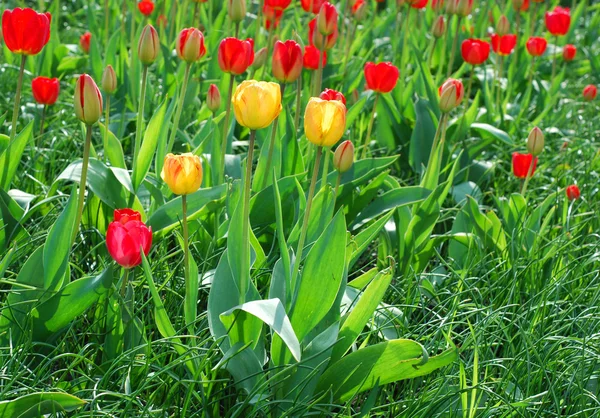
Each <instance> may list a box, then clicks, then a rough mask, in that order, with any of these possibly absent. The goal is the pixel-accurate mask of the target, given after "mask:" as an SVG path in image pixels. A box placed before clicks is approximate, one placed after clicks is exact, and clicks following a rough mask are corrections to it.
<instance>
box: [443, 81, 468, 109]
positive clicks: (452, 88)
mask: <svg viewBox="0 0 600 418" xmlns="http://www.w3.org/2000/svg"><path fill="white" fill-rule="evenodd" d="M464 91H465V90H464V88H463V83H462V82H461V81H460V80H455V79H454V78H449V79H448V80H446V81H445V82H444V84H442V85H441V86H440V88H439V89H438V95H439V96H440V110H441V111H442V112H443V113H448V112H450V111H451V110H452V109H455V108H457V107H458V106H460V104H461V103H462V100H463V96H464Z"/></svg>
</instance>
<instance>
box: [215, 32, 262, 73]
mask: <svg viewBox="0 0 600 418" xmlns="http://www.w3.org/2000/svg"><path fill="white" fill-rule="evenodd" d="M218 59H219V67H221V70H223V71H225V72H226V73H231V74H235V75H240V74H242V73H244V72H245V71H246V70H247V69H248V67H250V65H252V62H253V61H254V41H253V40H252V39H247V40H245V41H242V40H240V39H237V38H225V39H223V40H222V41H221V43H220V44H219V56H218Z"/></svg>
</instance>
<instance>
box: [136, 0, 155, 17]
mask: <svg viewBox="0 0 600 418" xmlns="http://www.w3.org/2000/svg"><path fill="white" fill-rule="evenodd" d="M138 9H139V10H140V12H141V13H142V14H143V15H144V16H150V15H151V14H152V12H153V11H154V2H153V1H151V0H142V1H140V2H139V3H138Z"/></svg>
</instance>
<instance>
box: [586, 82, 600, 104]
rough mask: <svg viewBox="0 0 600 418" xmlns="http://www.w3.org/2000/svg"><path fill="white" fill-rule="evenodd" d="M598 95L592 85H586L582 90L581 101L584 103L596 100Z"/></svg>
mask: <svg viewBox="0 0 600 418" xmlns="http://www.w3.org/2000/svg"><path fill="white" fill-rule="evenodd" d="M597 94H598V89H597V88H596V86H595V85H593V84H588V85H587V86H585V87H584V88H583V100H585V101H586V102H591V101H592V100H594V99H595V98H596V95H597Z"/></svg>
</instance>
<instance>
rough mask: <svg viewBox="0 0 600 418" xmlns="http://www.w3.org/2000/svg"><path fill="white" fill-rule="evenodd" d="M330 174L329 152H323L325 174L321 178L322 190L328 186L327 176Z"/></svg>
mask: <svg viewBox="0 0 600 418" xmlns="http://www.w3.org/2000/svg"><path fill="white" fill-rule="evenodd" d="M328 174H329V150H327V149H326V150H325V152H323V174H322V177H321V189H324V188H325V185H326V184H327V175H328Z"/></svg>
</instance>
